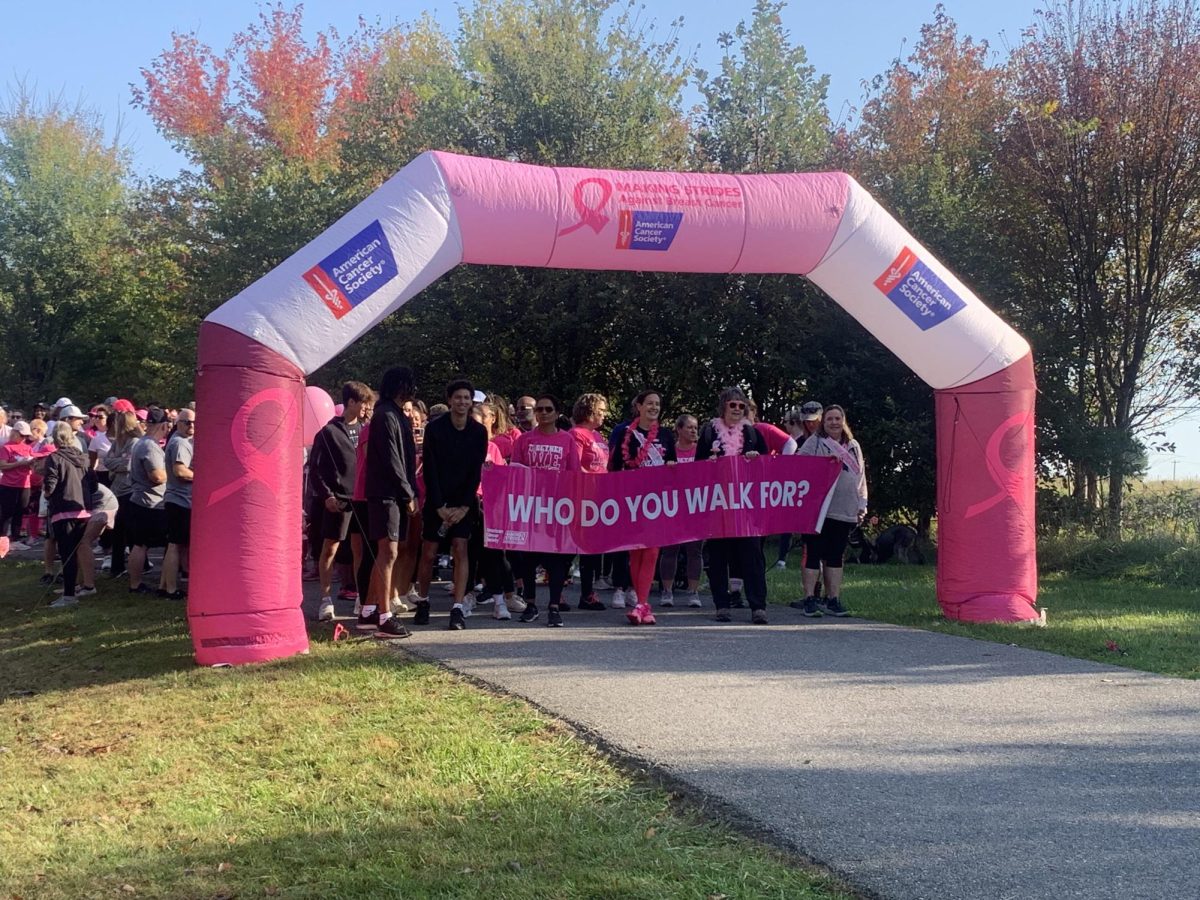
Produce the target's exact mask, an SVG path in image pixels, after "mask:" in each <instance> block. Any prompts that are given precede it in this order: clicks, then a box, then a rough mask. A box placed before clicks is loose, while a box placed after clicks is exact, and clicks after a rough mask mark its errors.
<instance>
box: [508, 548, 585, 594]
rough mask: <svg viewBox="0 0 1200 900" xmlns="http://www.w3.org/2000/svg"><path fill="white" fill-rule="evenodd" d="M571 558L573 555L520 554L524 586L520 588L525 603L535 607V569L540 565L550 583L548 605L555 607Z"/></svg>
mask: <svg viewBox="0 0 1200 900" xmlns="http://www.w3.org/2000/svg"><path fill="white" fill-rule="evenodd" d="M573 558H574V554H571V553H522V554H521V578H522V580H523V582H524V584H522V586H521V596H522V597H523V598H524V599H525V602H526V603H529V604H531V605H535V606H536V605H537V567H538V563H541V564H542V568H544V569H545V570H546V577H547V580H548V581H549V583H550V605H551V606H557V605H558V603H559V601H560V600H562V592H563V584H564V583H565V582H566V580H567V571H568V570H569V568H570V565H571V560H572V559H573Z"/></svg>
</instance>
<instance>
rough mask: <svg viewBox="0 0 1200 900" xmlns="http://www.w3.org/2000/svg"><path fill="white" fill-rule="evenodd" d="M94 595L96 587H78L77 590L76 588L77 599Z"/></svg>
mask: <svg viewBox="0 0 1200 900" xmlns="http://www.w3.org/2000/svg"><path fill="white" fill-rule="evenodd" d="M94 593H96V589H95V588H94V587H77V588H75V596H76V597H90V596H91V595H92V594H94Z"/></svg>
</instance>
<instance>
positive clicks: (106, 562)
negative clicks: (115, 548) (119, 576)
mask: <svg viewBox="0 0 1200 900" xmlns="http://www.w3.org/2000/svg"><path fill="white" fill-rule="evenodd" d="M111 570H112V557H111V556H106V557H104V559H102V560H100V571H101V572H109V571H111Z"/></svg>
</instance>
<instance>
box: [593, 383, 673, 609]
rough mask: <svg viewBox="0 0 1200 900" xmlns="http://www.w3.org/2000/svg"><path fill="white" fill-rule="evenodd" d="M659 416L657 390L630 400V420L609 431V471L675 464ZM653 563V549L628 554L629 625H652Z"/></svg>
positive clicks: (670, 440)
mask: <svg viewBox="0 0 1200 900" xmlns="http://www.w3.org/2000/svg"><path fill="white" fill-rule="evenodd" d="M661 413H662V395H661V394H660V393H659V392H658V391H642V392H641V393H640V394H638V395H637V396H636V397H634V398H633V421H632V422H627V423H623V424H621V425H618V426H617V428H616V430H615V431H613V435H612V446H613V454H612V456H611V457H610V458H609V461H608V469H609V471H610V472H620V471H621V470H622V469H641V468H643V467H645V466H665V465H673V464H674V463H675V435H674V434H672V432H671V429H669V428H660V427H659V421H658V418H659V415H660V414H661ZM657 563H658V548H657V547H642V548H639V549H635V550H630V551H629V568H630V573H631V575H632V581H633V591H634V595H635V597H634V604H633V609H631V610H630V611H629V612H628V613H626V618H628V619H629V621H630V623H631V624H633V625H653V624H655V621H654V613H653V612H651V610H650V585H651V583H653V581H654V569H655V566H656V564H657Z"/></svg>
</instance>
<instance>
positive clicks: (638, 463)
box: [621, 421, 658, 469]
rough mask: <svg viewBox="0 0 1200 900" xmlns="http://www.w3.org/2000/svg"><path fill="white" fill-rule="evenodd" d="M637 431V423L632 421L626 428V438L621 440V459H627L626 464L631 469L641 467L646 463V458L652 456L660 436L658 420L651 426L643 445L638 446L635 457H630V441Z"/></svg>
mask: <svg viewBox="0 0 1200 900" xmlns="http://www.w3.org/2000/svg"><path fill="white" fill-rule="evenodd" d="M635 431H637V423H636V422H630V423H629V427H628V428H626V429H625V439H624V440H623V441H622V442H621V459H623V460H624V461H625V465H626V466H627V467H629V468H630V469H640V468H641V467H642V466H643V465H645V463H646V459H647V457H649V456H650V451H651V449H652V448H653V447H654V442H655V440H657V438H658V422H657V421H656V422H654V424H652V425H651V426H650V430H649V431H648V432H646V437H645V439H644V440H643V441H642V446H641V447H639V448H638V452H637V455H636V456H635V457H633V459H630V458H629V443H630V441H632V440H633V434H634V432H635ZM639 437H640V435H639Z"/></svg>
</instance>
